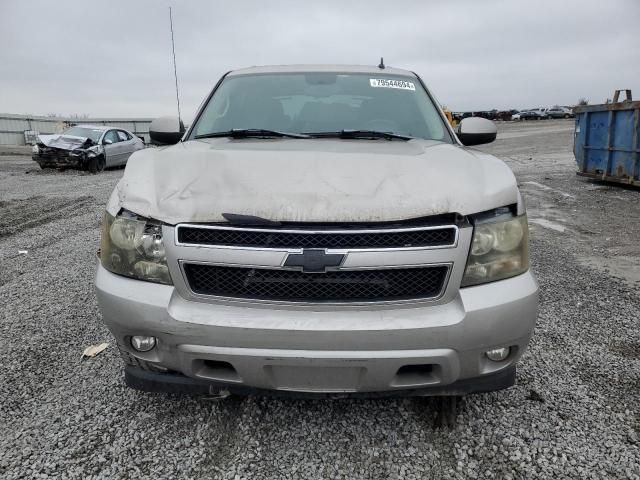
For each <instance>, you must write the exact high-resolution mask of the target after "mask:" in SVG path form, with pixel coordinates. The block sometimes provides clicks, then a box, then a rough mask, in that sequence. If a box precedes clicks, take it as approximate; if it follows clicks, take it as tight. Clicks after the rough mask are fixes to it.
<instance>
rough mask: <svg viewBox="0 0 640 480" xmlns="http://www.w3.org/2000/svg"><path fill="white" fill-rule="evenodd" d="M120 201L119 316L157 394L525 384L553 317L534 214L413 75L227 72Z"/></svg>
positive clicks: (108, 269) (144, 155) (113, 251)
mask: <svg viewBox="0 0 640 480" xmlns="http://www.w3.org/2000/svg"><path fill="white" fill-rule="evenodd" d="M151 134H152V138H153V139H154V140H159V139H164V140H165V141H166V142H167V143H168V142H171V141H172V142H173V143H176V144H175V145H172V146H169V147H166V148H159V149H145V150H144V151H141V152H137V153H136V154H135V155H133V156H132V158H131V160H130V162H129V164H128V165H127V168H126V170H125V173H124V176H123V178H122V179H121V180H120V182H119V183H118V185H117V186H116V188H115V190H114V192H113V194H112V195H111V198H110V200H109V202H108V204H107V207H106V212H105V215H104V221H103V227H102V245H101V252H100V256H99V257H100V258H99V262H98V267H97V276H96V287H97V295H98V302H99V305H100V310H101V312H102V318H103V319H104V322H105V323H106V325H107V327H108V328H109V330H110V331H111V333H112V334H113V335H114V337H115V338H116V340H117V343H118V347H119V348H120V350H121V352H122V357H123V359H124V361H125V364H126V367H125V373H126V381H127V384H128V385H129V386H131V387H133V388H137V389H141V390H146V391H164V392H194V393H204V394H216V395H226V394H228V393H238V394H243V393H248V392H260V393H266V392H273V391H278V392H280V393H284V392H288V393H289V394H291V393H292V392H293V393H295V394H296V395H301V394H304V395H308V394H310V395H323V396H325V395H344V394H349V395H351V394H354V395H356V394H366V395H376V396H378V395H389V394H393V395H421V396H422V395H441V396H457V395H463V394H467V393H479V392H487V391H492V390H499V389H503V388H507V387H509V386H511V385H513V384H514V382H515V378H516V363H517V362H518V360H519V359H520V358H521V356H522V355H523V353H524V352H525V350H526V348H527V344H528V342H529V339H530V337H531V335H532V332H533V329H534V325H535V321H536V317H537V308H538V285H537V283H536V280H535V278H534V276H533V274H532V272H531V270H530V268H529V251H528V248H529V243H528V226H527V215H526V211H525V205H524V203H523V201H522V197H521V195H520V192H519V191H518V185H517V182H516V178H515V177H514V175H513V173H512V172H511V170H510V169H509V167H508V166H507V165H505V164H504V163H503V162H502V161H501V160H499V159H497V158H495V157H493V156H491V155H488V154H485V153H482V152H480V151H478V150H474V149H470V148H467V147H468V146H470V145H477V144H481V143H488V142H491V141H493V140H494V139H495V138H496V127H495V125H494V124H493V123H492V122H491V121H489V120H486V119H482V118H466V119H464V120H462V122H461V123H460V124H459V126H458V128H457V129H456V130H455V131H454V130H453V129H452V128H451V126H450V125H449V123H448V122H447V120H446V118H445V116H444V115H443V112H442V110H441V108H440V107H439V106H438V104H437V103H436V102H435V100H434V98H433V97H432V96H431V94H430V93H429V91H428V90H427V88H426V87H425V85H424V84H423V82H422V80H421V79H420V78H419V77H418V76H417V75H416V74H415V73H412V72H410V71H406V70H400V69H395V68H388V67H384V66H381V67H366V66H322V65H316V66H277V67H254V68H248V69H244V70H239V71H233V72H230V73H228V74H227V75H225V76H224V77H223V78H222V79H221V80H220V82H219V83H218V85H217V86H216V87H215V89H214V90H213V92H212V93H211V94H210V96H209V98H208V99H207V100H206V101H205V102H204V103H203V106H202V107H201V110H200V111H199V112H198V114H197V116H196V118H195V120H194V122H193V124H192V125H191V127H190V129H189V130H188V131H186V133H184V132H183V129H182V128H181V122H179V120H178V119H167V118H164V119H162V120H158V121H154V123H153V124H152V128H151Z"/></svg>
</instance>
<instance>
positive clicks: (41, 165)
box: [38, 163, 49, 170]
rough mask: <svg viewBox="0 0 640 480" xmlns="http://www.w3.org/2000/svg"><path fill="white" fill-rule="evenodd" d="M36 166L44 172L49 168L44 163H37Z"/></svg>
mask: <svg viewBox="0 0 640 480" xmlns="http://www.w3.org/2000/svg"><path fill="white" fill-rule="evenodd" d="M38 165H40V168H41V169H42V170H44V169H45V168H49V167H47V166H46V165H45V164H44V163H38Z"/></svg>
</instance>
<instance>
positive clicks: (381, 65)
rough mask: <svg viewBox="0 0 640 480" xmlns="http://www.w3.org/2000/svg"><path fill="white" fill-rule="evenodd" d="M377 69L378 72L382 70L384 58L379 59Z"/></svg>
mask: <svg viewBox="0 0 640 480" xmlns="http://www.w3.org/2000/svg"><path fill="white" fill-rule="evenodd" d="M378 68H379V69H380V70H384V68H385V67H384V58H382V57H380V65H378Z"/></svg>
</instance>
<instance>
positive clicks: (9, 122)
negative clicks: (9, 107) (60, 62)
mask: <svg viewBox="0 0 640 480" xmlns="http://www.w3.org/2000/svg"><path fill="white" fill-rule="evenodd" d="M151 120H152V119H151V118H73V117H38V116H32V115H14V114H10V113H0V145H28V144H31V143H33V142H34V141H35V138H36V135H37V134H39V133H60V132H62V131H63V130H64V129H65V128H67V127H69V126H71V125H76V124H80V123H85V124H86V123H88V124H94V125H108V126H112V127H116V128H117V127H119V128H124V129H126V130H129V131H130V132H132V133H134V134H136V135H138V136H139V137H143V138H144V140H145V142H146V143H148V142H149V125H150V124H151Z"/></svg>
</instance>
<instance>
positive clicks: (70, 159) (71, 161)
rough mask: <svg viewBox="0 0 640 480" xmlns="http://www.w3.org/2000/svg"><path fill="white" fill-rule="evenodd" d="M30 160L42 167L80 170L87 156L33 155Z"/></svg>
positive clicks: (82, 154) (83, 154)
mask: <svg viewBox="0 0 640 480" xmlns="http://www.w3.org/2000/svg"><path fill="white" fill-rule="evenodd" d="M31 159H32V160H33V161H34V162H36V163H38V164H39V165H42V166H44V167H66V168H82V167H83V166H84V165H85V163H86V161H87V155H86V153H81V154H78V155H68V154H57V155H43V154H37V153H33V154H32V155H31Z"/></svg>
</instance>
